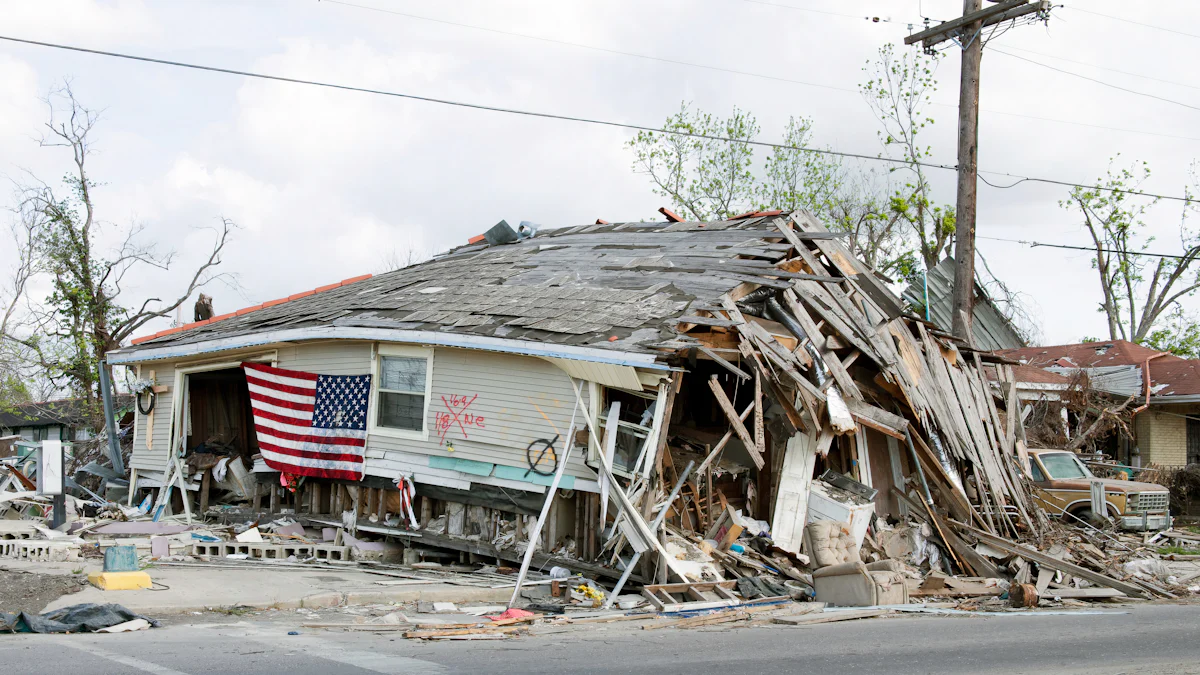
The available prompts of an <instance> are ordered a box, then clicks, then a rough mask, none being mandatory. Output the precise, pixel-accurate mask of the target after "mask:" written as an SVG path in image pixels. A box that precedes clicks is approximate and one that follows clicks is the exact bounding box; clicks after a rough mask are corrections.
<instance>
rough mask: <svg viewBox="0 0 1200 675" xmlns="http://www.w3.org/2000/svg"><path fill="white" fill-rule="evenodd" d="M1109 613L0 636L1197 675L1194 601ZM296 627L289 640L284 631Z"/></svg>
mask: <svg viewBox="0 0 1200 675" xmlns="http://www.w3.org/2000/svg"><path fill="white" fill-rule="evenodd" d="M1106 611H1123V612H1126V613H1123V614H1108V615H1103V616H1098V615H1079V616H1040V617H1039V616H1023V617H986V618H975V617H937V616H912V617H900V618H881V619H869V620H863V621H853V622H845V623H835V624H824V625H815V626H808V627H784V626H768V627H756V628H736V629H716V628H708V629H699V630H686V631H683V630H676V629H666V630H658V631H643V630H639V629H637V628H636V627H634V626H632V625H630V624H627V623H626V624H621V623H615V624H604V625H591V626H578V627H564V628H562V629H561V632H557V633H553V634H547V635H540V636H535V637H526V638H518V639H512V640H503V641H474V642H440V643H419V642H415V641H410V640H405V639H403V638H401V637H399V636H395V635H391V636H389V635H387V634H383V635H379V634H363V633H343V632H330V631H321V630H311V629H303V628H299V624H300V623H301V619H300V618H299V617H292V616H290V615H286V614H285V615H281V616H278V617H277V618H276V619H273V620H270V621H262V620H254V621H245V620H242V621H238V620H235V619H233V618H231V619H230V620H229V621H228V622H225V623H216V624H181V625H173V626H169V627H166V628H160V629H155V630H150V631H144V632H140V633H126V634H119V635H105V636H100V635H63V636H52V635H15V636H13V635H8V636H0V664H2V665H0V668H2V669H3V672H5V673H72V674H74V673H79V674H91V673H96V674H101V673H106V674H107V673H112V674H116V673H152V674H154V675H179V674H187V675H200V674H201V673H221V674H223V675H229V674H233V673H279V672H286V673H289V674H291V675H309V674H316V673H419V674H421V675H440V674H442V673H488V674H491V673H530V674H534V673H555V674H556V675H557V674H561V673H646V672H652V673H656V675H657V674H661V675H667V674H670V673H688V674H691V675H702V674H708V673H731V674H733V673H736V674H738V675H742V674H745V675H753V674H757V673H771V674H772V675H785V674H789V673H809V672H811V673H1004V674H1005V675H1015V674H1018V673H1046V672H1053V673H1087V674H1088V675H1099V674H1102V673H1139V674H1140V673H1200V606H1171V605H1166V606H1164V605H1156V606H1138V607H1132V608H1121V609H1119V610H1118V609H1116V608H1114V609H1109V610H1106ZM297 629H298V630H300V631H301V633H302V634H301V635H294V636H289V635H288V634H287V632H288V631H289V630H297Z"/></svg>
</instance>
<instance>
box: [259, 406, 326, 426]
mask: <svg viewBox="0 0 1200 675" xmlns="http://www.w3.org/2000/svg"><path fill="white" fill-rule="evenodd" d="M254 418H255V420H256V421H257V420H258V419H259V418H262V419H264V420H271V421H272V422H279V423H280V424H293V425H295V426H298V427H309V426H312V420H309V419H305V418H303V417H288V416H287V415H280V414H279V413H273V412H271V411H269V410H263V409H261V408H255V409H254Z"/></svg>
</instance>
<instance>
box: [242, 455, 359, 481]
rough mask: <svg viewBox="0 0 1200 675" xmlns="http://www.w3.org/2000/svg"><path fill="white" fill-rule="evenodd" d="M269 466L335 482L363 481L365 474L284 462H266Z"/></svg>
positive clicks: (277, 469)
mask: <svg viewBox="0 0 1200 675" xmlns="http://www.w3.org/2000/svg"><path fill="white" fill-rule="evenodd" d="M265 461H266V463H267V466H269V467H271V468H272V469H275V470H276V471H282V472H284V473H294V474H296V475H297V476H311V477H313V478H330V479H335V480H350V481H359V480H362V477H363V474H362V472H361V471H342V470H341V469H316V468H313V467H311V466H296V465H294V464H284V463H283V462H274V461H271V460H269V459H268V460H265Z"/></svg>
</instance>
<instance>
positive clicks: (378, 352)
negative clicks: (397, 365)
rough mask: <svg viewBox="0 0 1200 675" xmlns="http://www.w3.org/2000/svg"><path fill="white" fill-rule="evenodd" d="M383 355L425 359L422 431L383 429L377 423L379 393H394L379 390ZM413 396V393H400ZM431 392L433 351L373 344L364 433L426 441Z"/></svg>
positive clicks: (424, 348) (409, 346)
mask: <svg viewBox="0 0 1200 675" xmlns="http://www.w3.org/2000/svg"><path fill="white" fill-rule="evenodd" d="M385 356H397V357H401V358H410V359H411V358H423V359H425V392H424V396H425V405H424V406H423V407H422V409H421V429H420V430H419V431H418V430H415V429H396V428H394V427H385V426H382V425H380V424H379V393H380V391H381V390H382V391H383V392H384V393H387V392H389V391H393V390H390V389H382V386H383V377H382V368H383V358H384V357H385ZM399 393H408V394H415V393H416V392H399ZM432 393H433V349H432V348H430V347H416V346H413V345H396V344H376V345H375V347H374V349H372V350H371V401H370V403H369V407H368V409H367V434H368V435H378V436H387V437H390V438H404V439H408V440H421V441H427V440H429V431H430V430H429V427H430V426H431V425H430V424H429V404H430V398H431V397H432Z"/></svg>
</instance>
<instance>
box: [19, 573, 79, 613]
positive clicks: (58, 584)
mask: <svg viewBox="0 0 1200 675" xmlns="http://www.w3.org/2000/svg"><path fill="white" fill-rule="evenodd" d="M85 584H87V577H85V576H84V575H82V574H38V573H36V572H25V571H22V570H10V569H6V568H2V567H0V612H32V613H34V614H37V613H40V612H41V611H42V608H43V607H45V606H46V605H47V604H49V603H50V602H51V601H53V600H56V599H57V598H59V597H60V596H63V595H66V594H68V593H75V592H77V591H79V590H80V589H81V588H83V587H84V585H85Z"/></svg>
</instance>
